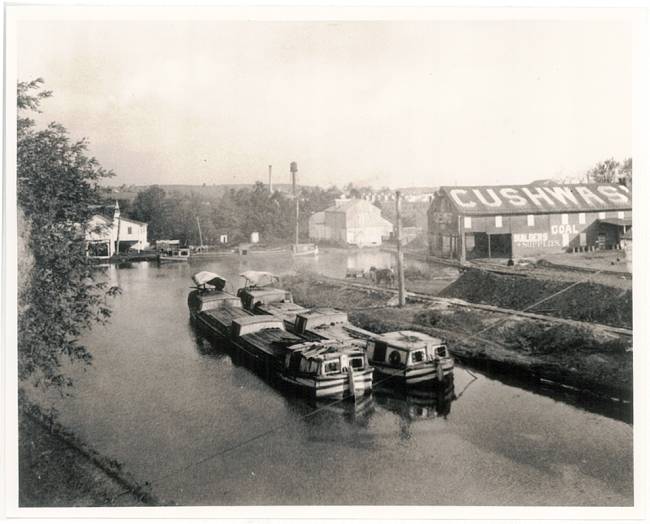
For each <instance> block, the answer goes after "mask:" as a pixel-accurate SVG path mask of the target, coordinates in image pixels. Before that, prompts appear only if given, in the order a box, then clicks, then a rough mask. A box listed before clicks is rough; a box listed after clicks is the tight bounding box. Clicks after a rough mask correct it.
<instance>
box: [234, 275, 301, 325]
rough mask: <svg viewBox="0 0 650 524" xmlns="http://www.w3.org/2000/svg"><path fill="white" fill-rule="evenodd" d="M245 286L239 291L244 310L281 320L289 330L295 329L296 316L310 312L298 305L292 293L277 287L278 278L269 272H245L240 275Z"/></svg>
mask: <svg viewBox="0 0 650 524" xmlns="http://www.w3.org/2000/svg"><path fill="white" fill-rule="evenodd" d="M240 276H241V277H242V278H243V279H244V286H243V287H242V288H240V289H239V290H238V291H237V295H238V296H239V298H240V299H241V303H242V306H243V308H244V309H246V310H247V311H250V312H251V313H253V314H257V315H274V316H276V317H278V318H281V319H282V320H283V321H284V323H285V326H286V327H287V329H290V330H291V329H292V328H293V323H294V321H295V318H296V315H297V314H298V313H303V312H306V311H308V309H307V308H306V307H303V306H301V305H300V304H296V303H295V302H294V301H293V295H292V294H291V292H290V291H286V290H284V289H280V288H278V287H276V284H277V283H278V282H279V279H278V277H276V276H275V275H273V274H272V273H269V272H267V271H245V272H244V273H242V274H241V275H240Z"/></svg>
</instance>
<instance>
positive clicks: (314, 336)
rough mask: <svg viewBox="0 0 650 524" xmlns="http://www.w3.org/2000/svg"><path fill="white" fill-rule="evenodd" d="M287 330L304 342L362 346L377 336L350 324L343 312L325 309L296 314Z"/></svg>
mask: <svg viewBox="0 0 650 524" xmlns="http://www.w3.org/2000/svg"><path fill="white" fill-rule="evenodd" d="M289 330H290V331H292V332H293V333H295V334H296V335H298V336H300V337H302V338H304V339H306V340H312V341H315V340H327V339H332V340H358V341H359V343H361V344H362V345H364V346H365V341H366V340H369V339H371V338H373V337H376V336H377V335H376V334H375V333H372V332H370V331H366V330H365V329H361V328H359V327H357V326H355V325H354V324H352V323H351V322H350V321H349V319H348V314H347V313H346V312H345V311H341V310H339V309H334V308H326V307H322V308H314V309H311V310H307V311H303V312H300V313H298V315H296V319H295V322H294V325H293V327H290V328H289Z"/></svg>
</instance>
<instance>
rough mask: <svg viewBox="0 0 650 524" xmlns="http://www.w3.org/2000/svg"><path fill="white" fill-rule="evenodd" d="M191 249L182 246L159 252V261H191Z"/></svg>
mask: <svg viewBox="0 0 650 524" xmlns="http://www.w3.org/2000/svg"><path fill="white" fill-rule="evenodd" d="M189 260H190V250H189V248H186V247H182V248H180V249H172V250H169V251H164V252H161V253H159V254H158V262H160V263H166V262H189Z"/></svg>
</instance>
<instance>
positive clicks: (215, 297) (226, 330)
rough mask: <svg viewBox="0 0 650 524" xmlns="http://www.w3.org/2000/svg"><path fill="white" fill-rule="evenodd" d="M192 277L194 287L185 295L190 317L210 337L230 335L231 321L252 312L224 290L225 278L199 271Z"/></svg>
mask: <svg viewBox="0 0 650 524" xmlns="http://www.w3.org/2000/svg"><path fill="white" fill-rule="evenodd" d="M192 280H193V281H194V285H195V287H194V289H193V290H192V291H191V292H190V294H189V296H188V297H187V305H188V308H189V310H190V319H191V320H192V322H193V323H194V324H195V325H196V326H197V327H198V328H199V329H201V330H203V331H204V332H205V333H206V334H207V335H209V336H210V337H211V338H217V339H223V338H229V337H230V329H231V324H232V320H233V319H234V318H240V317H245V316H250V315H252V313H250V312H248V311H246V310H245V309H243V308H242V307H241V302H240V300H239V298H238V297H236V296H235V295H233V294H231V293H228V292H226V291H225V287H226V279H225V278H223V277H221V276H219V275H217V274H215V273H211V272H210V271H200V272H198V273H196V274H195V275H193V276H192Z"/></svg>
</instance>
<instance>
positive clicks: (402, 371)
mask: <svg viewBox="0 0 650 524" xmlns="http://www.w3.org/2000/svg"><path fill="white" fill-rule="evenodd" d="M367 355H368V361H369V362H370V364H371V365H372V366H374V367H375V370H376V371H377V373H378V374H380V375H384V376H386V377H389V378H392V379H395V380H396V381H397V382H399V383H401V384H403V385H405V386H408V387H415V386H429V385H431V384H433V383H436V382H438V383H440V382H443V381H444V380H445V378H446V377H449V376H451V375H453V371H454V359H453V358H452V357H451V355H450V354H449V351H448V349H447V345H446V344H445V342H444V341H443V340H442V339H439V338H436V337H432V336H430V335H427V334H425V333H420V332H418V331H394V332H390V333H383V334H381V335H375V337H374V338H373V339H371V340H368V346H367Z"/></svg>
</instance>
